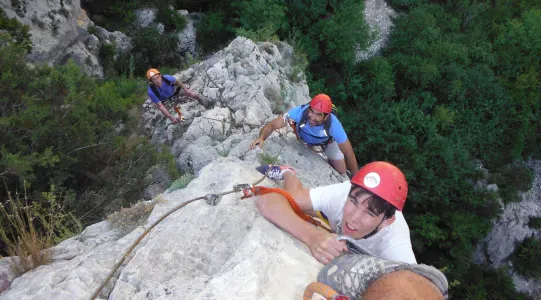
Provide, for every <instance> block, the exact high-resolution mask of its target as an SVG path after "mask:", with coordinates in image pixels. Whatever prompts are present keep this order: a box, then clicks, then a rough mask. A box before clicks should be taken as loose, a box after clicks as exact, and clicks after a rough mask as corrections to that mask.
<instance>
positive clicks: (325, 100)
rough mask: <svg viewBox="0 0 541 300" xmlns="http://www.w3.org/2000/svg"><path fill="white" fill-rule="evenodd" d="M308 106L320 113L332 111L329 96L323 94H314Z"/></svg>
mask: <svg viewBox="0 0 541 300" xmlns="http://www.w3.org/2000/svg"><path fill="white" fill-rule="evenodd" d="M310 107H312V108H313V109H316V110H318V111H320V112H322V113H326V114H330V113H331V111H332V100H331V97H329V96H327V95H325V94H319V95H315V96H314V98H312V101H310Z"/></svg>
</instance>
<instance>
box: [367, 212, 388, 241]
mask: <svg viewBox="0 0 541 300" xmlns="http://www.w3.org/2000/svg"><path fill="white" fill-rule="evenodd" d="M385 220H387V216H383V219H382V220H381V222H379V224H378V226H376V228H375V229H374V230H373V231H372V232H370V233H369V234H367V235H365V236H364V237H363V239H367V238H369V237H371V236H373V235H374V234H376V233H378V231H379V227H380V226H381V224H383V222H384V221H385Z"/></svg>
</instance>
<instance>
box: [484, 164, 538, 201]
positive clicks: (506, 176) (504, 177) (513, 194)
mask: <svg viewBox="0 0 541 300" xmlns="http://www.w3.org/2000/svg"><path fill="white" fill-rule="evenodd" d="M533 176H534V174H533V171H532V170H531V169H530V168H528V167H526V166H524V165H522V164H518V163H517V164H513V165H507V166H502V167H500V168H497V169H496V170H495V172H493V174H491V175H490V177H489V182H491V183H495V184H497V185H498V188H499V193H500V195H501V197H502V199H503V200H504V202H505V203H509V202H520V201H521V198H520V196H519V195H518V191H522V192H525V191H528V190H529V189H531V187H532V182H533Z"/></svg>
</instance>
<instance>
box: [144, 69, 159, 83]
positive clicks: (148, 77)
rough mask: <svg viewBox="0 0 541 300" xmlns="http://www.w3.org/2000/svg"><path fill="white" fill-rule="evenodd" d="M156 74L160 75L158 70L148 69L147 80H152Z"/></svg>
mask: <svg viewBox="0 0 541 300" xmlns="http://www.w3.org/2000/svg"><path fill="white" fill-rule="evenodd" d="M156 74H160V71H158V69H148V71H147V79H148V80H150V78H152V76H154V75H156Z"/></svg>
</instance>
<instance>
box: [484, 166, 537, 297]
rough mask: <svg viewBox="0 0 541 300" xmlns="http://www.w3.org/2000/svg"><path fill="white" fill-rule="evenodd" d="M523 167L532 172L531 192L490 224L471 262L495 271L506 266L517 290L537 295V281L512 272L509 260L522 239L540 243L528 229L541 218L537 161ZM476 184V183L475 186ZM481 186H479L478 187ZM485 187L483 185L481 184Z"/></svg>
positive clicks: (534, 230)
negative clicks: (534, 239) (530, 169)
mask: <svg viewBox="0 0 541 300" xmlns="http://www.w3.org/2000/svg"><path fill="white" fill-rule="evenodd" d="M527 166H528V167H530V168H532V169H533V170H534V172H535V177H534V182H533V184H532V188H531V189H530V190H529V191H528V192H525V193H521V198H522V201H521V202H511V203H507V204H506V205H505V208H504V210H503V213H502V215H501V216H500V217H499V219H498V220H494V222H493V227H492V230H491V231H490V233H489V234H488V235H487V237H486V238H485V240H484V241H483V242H482V243H481V244H480V245H479V247H478V249H477V251H476V253H475V254H474V258H473V259H474V261H475V262H476V263H479V264H481V263H482V264H488V265H490V266H492V267H495V268H498V267H500V266H502V265H505V266H508V267H510V268H508V270H509V272H510V274H511V275H512V277H513V280H514V282H515V286H516V288H517V290H519V291H522V292H525V293H528V294H530V295H540V294H541V282H540V281H539V280H534V279H528V278H523V277H522V276H520V275H519V274H516V272H514V271H513V269H512V263H511V262H510V261H509V258H510V256H511V255H512V254H513V253H514V252H515V250H516V248H517V246H518V245H520V243H521V242H522V241H524V239H526V238H529V237H536V238H538V239H541V230H540V229H534V228H530V227H529V226H528V222H529V220H530V217H541V161H530V162H528V163H527ZM478 184H479V183H478ZM480 185H481V186H483V184H482V183H481V184H480ZM485 185H486V184H485ZM486 188H487V189H490V188H492V190H497V186H496V187H494V185H486Z"/></svg>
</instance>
